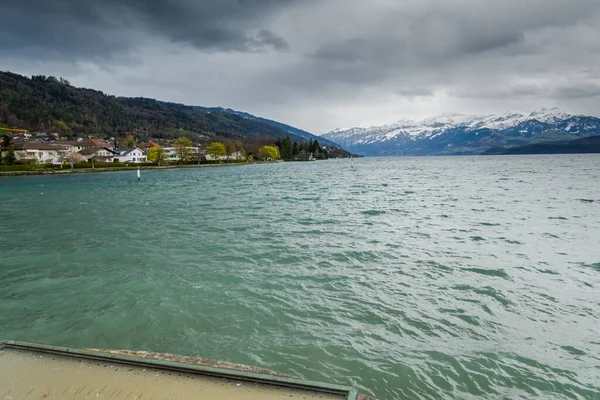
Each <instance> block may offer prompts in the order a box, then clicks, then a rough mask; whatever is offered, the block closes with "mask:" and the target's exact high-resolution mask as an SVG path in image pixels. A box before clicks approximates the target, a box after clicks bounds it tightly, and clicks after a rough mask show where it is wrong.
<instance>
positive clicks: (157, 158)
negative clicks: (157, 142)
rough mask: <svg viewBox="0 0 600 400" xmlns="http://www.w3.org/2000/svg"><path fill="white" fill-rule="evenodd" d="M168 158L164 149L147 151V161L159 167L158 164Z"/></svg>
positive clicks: (158, 147) (155, 147)
mask: <svg viewBox="0 0 600 400" xmlns="http://www.w3.org/2000/svg"><path fill="white" fill-rule="evenodd" d="M168 157H169V156H168V155H167V153H165V148H164V147H162V146H154V147H150V149H149V150H148V160H150V161H152V162H154V163H157V164H158V166H159V167H160V162H161V161H163V160H166V159H167V158H168Z"/></svg>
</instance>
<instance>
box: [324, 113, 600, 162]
mask: <svg viewBox="0 0 600 400" xmlns="http://www.w3.org/2000/svg"><path fill="white" fill-rule="evenodd" d="M596 134H600V118H596V117H588V116H583V115H571V114H566V113H562V112H560V111H559V110H557V109H551V110H548V109H541V110H538V111H535V112H533V113H530V114H522V113H506V114H504V115H484V116H472V115H463V114H444V115H441V116H438V117H432V118H428V119H424V120H422V121H411V120H402V121H399V122H397V123H395V124H392V125H383V126H374V127H368V128H351V129H338V130H334V131H331V132H329V133H327V134H325V135H323V137H324V138H326V139H329V140H331V141H333V142H335V143H337V144H339V145H341V146H343V147H344V148H346V149H347V150H349V151H352V152H355V153H359V154H364V155H368V156H386V155H450V154H481V153H483V152H485V151H486V150H487V149H489V148H491V147H498V146H500V147H512V146H522V145H527V144H533V143H539V142H550V141H561V140H562V141H564V140H570V139H576V138H581V137H586V136H592V135H596Z"/></svg>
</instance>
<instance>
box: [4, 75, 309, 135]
mask: <svg viewBox="0 0 600 400" xmlns="http://www.w3.org/2000/svg"><path fill="white" fill-rule="evenodd" d="M2 123H4V124H7V125H9V126H11V127H16V128H24V129H28V130H32V131H53V132H58V133H60V134H64V135H81V134H105V135H107V136H111V135H124V134H126V133H127V132H131V133H133V134H135V135H136V136H138V137H140V138H149V137H152V138H176V137H177V136H179V135H181V134H182V133H185V134H189V135H194V134H195V135H205V136H208V137H217V138H231V139H256V138H284V137H285V136H289V135H290V133H289V132H286V131H284V130H283V129H280V128H277V127H274V126H271V125H268V124H265V123H262V122H260V121H256V120H250V119H247V118H243V117H241V116H238V115H235V114H231V113H227V112H220V111H211V112H203V111H200V110H198V109H196V108H195V107H192V106H186V105H183V104H175V103H166V102H162V101H157V100H153V99H147V98H126V97H115V96H111V95H107V94H104V93H102V92H100V91H97V90H92V89H82V88H75V87H73V86H71V85H70V84H69V82H68V81H66V80H64V79H62V78H59V79H57V78H55V77H51V76H49V77H47V76H33V77H32V78H27V77H25V76H21V75H18V74H13V73H9V72H0V124H2ZM291 137H292V139H294V140H298V141H304V140H305V139H302V138H300V137H295V136H294V135H291Z"/></svg>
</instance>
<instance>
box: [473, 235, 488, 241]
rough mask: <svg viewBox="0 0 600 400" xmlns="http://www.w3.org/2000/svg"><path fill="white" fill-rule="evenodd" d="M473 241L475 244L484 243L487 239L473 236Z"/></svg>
mask: <svg viewBox="0 0 600 400" xmlns="http://www.w3.org/2000/svg"><path fill="white" fill-rule="evenodd" d="M471 240H472V241H474V242H484V241H485V239H484V238H482V237H481V236H471Z"/></svg>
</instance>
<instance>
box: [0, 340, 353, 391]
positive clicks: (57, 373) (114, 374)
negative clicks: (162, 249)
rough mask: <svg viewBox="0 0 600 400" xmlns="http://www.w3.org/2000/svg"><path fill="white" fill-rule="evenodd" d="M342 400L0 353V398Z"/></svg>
mask: <svg viewBox="0 0 600 400" xmlns="http://www.w3.org/2000/svg"><path fill="white" fill-rule="evenodd" d="M284 398H285V399H287V400H293V399H321V400H334V399H336V400H339V399H342V398H343V396H336V395H328V394H323V393H315V392H311V391H307V390H298V389H289V388H282V387H274V386H271V385H264V384H258V383H249V382H245V381H237V380H233V379H223V378H211V377H205V376H199V375H194V374H187V373H178V372H169V371H165V370H160V369H154V368H142V367H136V366H131V365H125V364H118V363H110V362H103V361H90V360H80V359H77V358H74V357H65V356H56V355H49V354H43V353H37V352H30V351H22V350H14V349H4V350H0V399H2V400H9V399H15V400H17V399H19V400H20V399H69V400H83V399H110V400H134V399H156V400H158V399H224V400H242V399H244V400H255V399H256V400H258V399H263V400H281V399H284Z"/></svg>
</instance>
